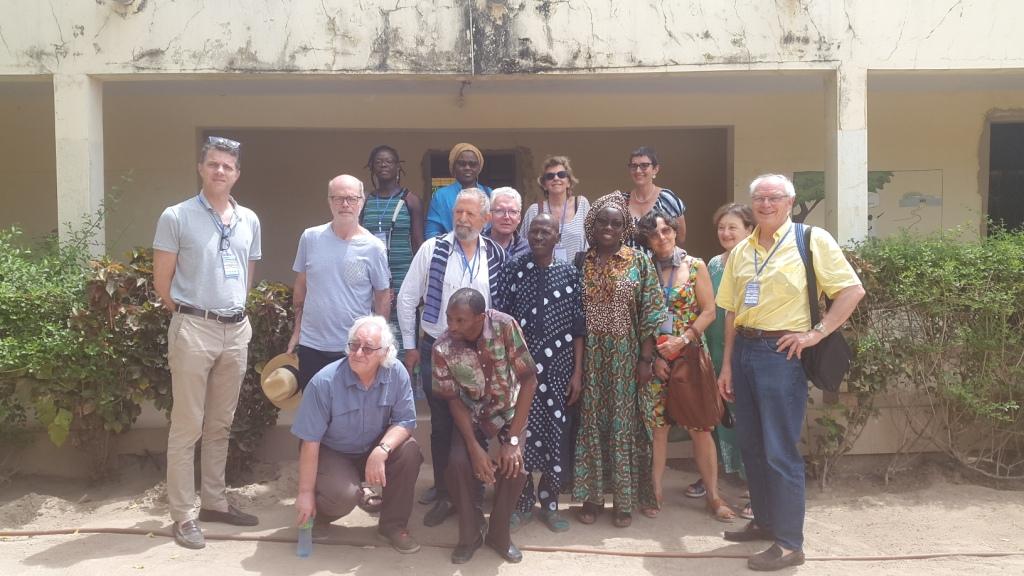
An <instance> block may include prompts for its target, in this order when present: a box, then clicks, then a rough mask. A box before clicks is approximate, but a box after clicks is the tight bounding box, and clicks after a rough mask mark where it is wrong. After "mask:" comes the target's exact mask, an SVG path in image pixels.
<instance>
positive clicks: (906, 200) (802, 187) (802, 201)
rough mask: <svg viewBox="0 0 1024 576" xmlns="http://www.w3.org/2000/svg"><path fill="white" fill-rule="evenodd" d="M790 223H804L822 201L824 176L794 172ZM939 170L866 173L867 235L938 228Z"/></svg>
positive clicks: (940, 194) (883, 234) (817, 173)
mask: <svg viewBox="0 0 1024 576" xmlns="http://www.w3.org/2000/svg"><path fill="white" fill-rule="evenodd" d="M793 185H794V186H795V187H796V204H795V205H794V206H793V221H794V222H804V221H805V220H807V218H808V216H809V215H810V214H811V212H812V211H813V210H814V209H815V208H816V207H817V206H818V205H819V204H821V203H822V202H823V201H824V200H825V173H824V172H819V171H813V172H794V173H793ZM942 194H943V191H942V170H877V171H876V170H873V171H871V172H868V236H870V237H874V238H884V237H887V236H891V235H893V234H895V233H897V232H899V231H901V230H908V231H911V232H914V233H921V234H927V233H930V232H936V231H938V230H941V229H942Z"/></svg>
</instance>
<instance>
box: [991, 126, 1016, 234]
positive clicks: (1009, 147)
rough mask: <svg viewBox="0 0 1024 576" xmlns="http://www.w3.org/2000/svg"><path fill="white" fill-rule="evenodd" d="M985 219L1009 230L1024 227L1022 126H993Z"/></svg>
mask: <svg viewBox="0 0 1024 576" xmlns="http://www.w3.org/2000/svg"><path fill="white" fill-rule="evenodd" d="M988 217H989V219H990V220H991V221H992V222H993V223H994V224H996V225H1001V226H1003V227H1005V228H1006V229H1008V230H1016V229H1020V228H1021V227H1024V122H1015V123H1000V124H996V123H993V124H992V127H991V135H990V137H989V169H988Z"/></svg>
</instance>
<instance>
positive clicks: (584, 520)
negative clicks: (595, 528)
mask: <svg viewBox="0 0 1024 576" xmlns="http://www.w3.org/2000/svg"><path fill="white" fill-rule="evenodd" d="M600 513H601V507H600V506H598V505H597V504H594V503H593V502H584V503H583V506H582V507H581V508H580V509H579V511H578V512H576V519H577V520H579V521H580V524H593V523H594V522H597V515H598V514H600Z"/></svg>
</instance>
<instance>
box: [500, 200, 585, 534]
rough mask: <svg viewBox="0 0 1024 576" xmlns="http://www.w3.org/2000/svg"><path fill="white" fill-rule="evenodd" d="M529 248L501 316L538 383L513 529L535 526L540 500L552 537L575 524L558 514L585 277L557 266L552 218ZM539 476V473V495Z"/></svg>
mask: <svg viewBox="0 0 1024 576" xmlns="http://www.w3.org/2000/svg"><path fill="white" fill-rule="evenodd" d="M527 240H529V242H530V252H531V253H530V254H528V255H526V256H524V257H522V258H520V259H519V260H517V261H516V262H515V263H514V264H513V265H512V268H511V269H510V270H509V272H508V273H507V275H506V280H505V283H504V286H503V297H502V298H501V301H502V302H503V303H504V308H503V311H504V312H506V313H507V314H509V315H510V316H512V317H513V318H515V319H516V320H518V321H519V325H520V327H521V328H522V330H523V335H524V336H525V337H526V344H527V347H528V348H529V350H530V355H531V356H532V357H533V359H534V361H535V362H536V363H537V382H538V386H537V392H536V394H534V397H533V404H532V406H531V407H530V418H529V421H528V423H527V427H526V441H525V443H524V450H523V451H524V454H525V460H526V470H527V471H528V472H530V475H529V479H528V480H527V482H526V486H525V487H524V488H523V494H522V496H521V497H520V498H519V503H518V505H517V507H516V512H515V513H514V514H513V515H512V521H511V522H512V529H513V530H515V529H517V528H518V527H519V526H521V525H522V524H525V523H526V522H529V521H530V520H532V518H533V507H534V503H535V502H536V500H537V499H538V498H539V499H540V505H541V510H540V513H539V516H540V518H541V520H543V521H544V523H545V524H546V525H547V526H548V528H550V529H551V530H552V531H555V532H564V531H566V530H568V529H569V522H568V521H567V520H566V519H565V518H563V517H562V516H561V515H559V513H558V494H559V492H561V490H562V486H563V484H564V483H565V480H566V477H567V475H568V473H569V471H570V470H571V468H572V454H571V453H570V438H569V432H570V419H569V417H568V416H567V415H566V408H567V406H569V405H572V404H574V403H575V402H576V401H577V399H578V398H579V396H580V389H581V386H582V376H583V374H582V372H583V367H582V363H583V340H584V337H585V336H586V325H585V322H586V321H585V319H584V316H583V305H582V301H581V295H580V274H579V270H577V268H576V267H575V266H574V265H572V264H571V263H567V262H562V261H557V260H555V259H554V249H555V246H556V245H557V244H558V241H559V233H558V223H557V222H556V221H555V220H554V219H553V218H552V217H551V215H550V214H539V215H537V217H536V218H534V219H533V221H532V222H531V223H530V228H529V230H528V231H527ZM533 472H540V481H539V482H538V483H537V489H536V494H535V493H534V484H533V474H532V473H533Z"/></svg>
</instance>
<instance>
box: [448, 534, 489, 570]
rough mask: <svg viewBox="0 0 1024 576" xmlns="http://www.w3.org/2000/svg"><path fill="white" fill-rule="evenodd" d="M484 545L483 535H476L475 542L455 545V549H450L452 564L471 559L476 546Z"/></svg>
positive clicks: (462, 562)
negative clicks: (467, 544) (466, 544)
mask: <svg viewBox="0 0 1024 576" xmlns="http://www.w3.org/2000/svg"><path fill="white" fill-rule="evenodd" d="M483 545H484V537H483V535H478V536H477V537H476V542H473V543H472V544H470V545H469V546H456V547H455V550H452V564H465V563H466V562H469V561H470V560H472V559H473V553H474V552H476V551H477V549H478V548H480V547H481V546H483Z"/></svg>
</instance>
